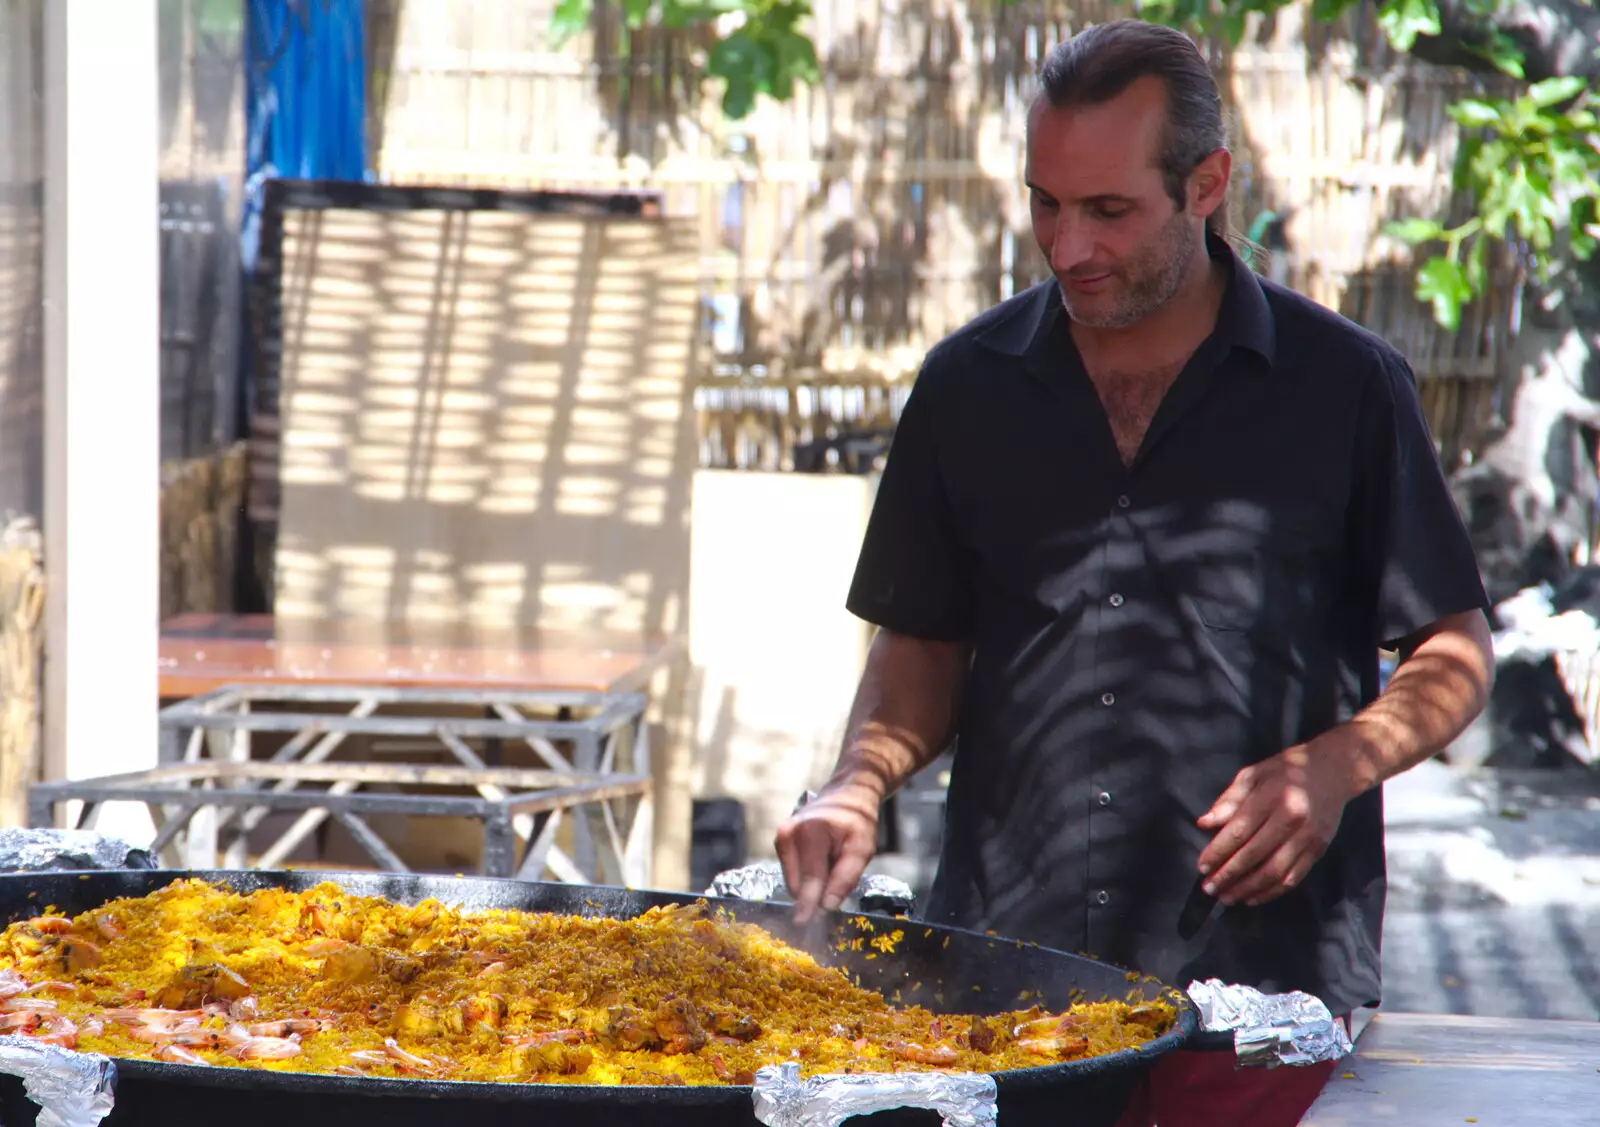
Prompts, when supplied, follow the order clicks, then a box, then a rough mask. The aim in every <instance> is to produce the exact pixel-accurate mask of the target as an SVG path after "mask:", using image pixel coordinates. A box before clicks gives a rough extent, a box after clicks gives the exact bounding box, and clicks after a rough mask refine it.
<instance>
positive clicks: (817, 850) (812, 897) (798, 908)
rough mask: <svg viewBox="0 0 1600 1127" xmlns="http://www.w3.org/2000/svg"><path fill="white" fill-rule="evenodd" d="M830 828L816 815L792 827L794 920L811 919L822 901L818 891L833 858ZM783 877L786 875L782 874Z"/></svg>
mask: <svg viewBox="0 0 1600 1127" xmlns="http://www.w3.org/2000/svg"><path fill="white" fill-rule="evenodd" d="M831 830H832V828H831V827H830V826H829V825H828V824H827V823H826V822H823V821H821V820H818V819H808V820H804V821H801V822H800V823H799V824H798V825H796V826H795V828H794V844H795V859H796V868H797V869H798V870H799V873H798V875H799V885H798V887H796V886H794V885H791V886H790V888H789V891H790V892H792V893H794V919H795V923H798V924H803V923H805V922H806V921H807V920H809V919H811V916H812V915H813V913H815V912H816V910H817V905H818V904H819V903H820V902H821V901H822V891H823V888H824V887H825V886H826V884H827V881H828V871H829V868H830V867H831V864H832V861H833V834H832V832H831ZM785 879H786V880H787V878H785Z"/></svg>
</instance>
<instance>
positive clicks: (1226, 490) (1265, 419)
mask: <svg viewBox="0 0 1600 1127" xmlns="http://www.w3.org/2000/svg"><path fill="white" fill-rule="evenodd" d="M1211 250H1212V254H1213V255H1214V256H1216V257H1224V258H1226V259H1227V260H1229V261H1230V262H1231V269H1232V275H1231V279H1230V281H1229V284H1228V289H1227V292H1226V296H1225V297H1224V300H1223V304H1222V307H1221V311H1220V313H1219V316H1218V320H1217V325H1216V328H1215V330H1214V332H1213V333H1212V334H1211V336H1210V337H1209V338H1208V339H1207V340H1206V341H1205V342H1204V343H1203V344H1202V345H1201V346H1200V347H1199V349H1198V350H1197V351H1196V352H1195V354H1194V356H1193V357H1192V358H1191V359H1190V361H1189V362H1188V364H1187V365H1186V366H1185V367H1184V369H1183V370H1182V372H1181V373H1180V374H1179V375H1178V377H1177V379H1176V380H1175V381H1174V383H1173V384H1172V387H1171V389H1170V390H1169V391H1168V392H1167V394H1166V397H1165V399H1164V400H1163V402H1162V403H1161V406H1160V408H1159V410H1158V411H1157V413H1156V416H1155V418H1154V420H1153V421H1152V423H1151V426H1150V429H1149V431H1148V433H1147V435H1146V437H1145V439H1144V443H1143V445H1142V447H1141V448H1140V450H1139V453H1138V456H1137V457H1136V459H1135V460H1134V463H1133V465H1132V466H1131V467H1128V466H1125V465H1124V463H1123V461H1122V459H1121V457H1120V456H1119V454H1118V452H1117V447H1116V443H1115V441H1114V440H1113V437H1112V433H1111V429H1110V426H1109V424H1108V422H1107V419H1106V415H1105V412H1104V409H1103V408H1102V406H1101V404H1100V400H1099V397H1098V394H1097V393H1096V391H1095V388H1094V386H1093V384H1092V383H1091V382H1090V380H1089V378H1088V376H1087V374H1086V373H1085V372H1084V370H1083V366H1082V363H1081V361H1080V359H1079V357H1078V354H1077V351H1076V349H1075V348H1074V346H1073V343H1072V339H1071V335H1070V333H1069V331H1068V327H1067V322H1066V317H1065V314H1064V311H1063V310H1062V307H1061V301H1060V294H1059V290H1058V289H1057V287H1056V284H1055V283H1054V282H1053V281H1052V282H1048V283H1045V284H1043V285H1040V286H1036V287H1034V288H1033V289H1030V290H1028V291H1027V292H1025V293H1023V294H1021V295H1019V296H1018V297H1016V298H1013V299H1011V300H1010V301H1007V302H1005V303H1004V304H1002V305H1000V306H998V307H996V308H994V309H992V310H990V311H989V312H987V313H985V314H983V315H982V316H980V317H979V318H977V319H976V320H975V321H973V322H972V323H971V324H969V325H967V326H966V327H964V328H963V329H961V330H959V331H958V332H956V333H955V334H954V335H953V336H951V337H949V338H948V339H946V340H944V341H942V342H941V343H940V344H939V345H938V346H937V347H935V348H934V349H933V350H932V351H931V352H930V353H929V354H928V357H927V360H926V362H925V364H924V366H923V370H922V372H921V374H920V375H919V377H918V379H917V383H916V385H915V387H914V389H913V391H912V394H911V396H910V399H909V400H908V402H907V404H906V407H905V410H904V412H903V414H902V418H901V422H900V424H899V428H898V430H897V431H896V435H895V439H894V444H893V446H892V448H891V450H890V454H889V460H888V463H887V465H886V467H885V469H884V473H883V478H882V481H881V482H880V485H879V491H878V496H877V500H876V502H875V505H874V508H873V512H872V516H871V519H870V521H869V524H868V529H867V533H866V539H865V543H864V545H863V548H862V551H861V557H860V561H859V564H858V566H857V571H856V575H855V579H854V582H853V584H852V586H851V590H850V596H849V601H848V606H849V608H850V609H851V611H853V612H854V613H855V614H857V615H859V616H860V617H862V618H864V619H866V620H868V621H870V622H872V623H875V624H877V625H880V626H882V627H885V628H887V629H890V630H894V631H898V632H900V633H904V634H908V635H912V636H916V637H920V638H931V639H940V640H949V641H962V642H968V643H971V645H972V647H973V659H972V668H971V673H970V676H969V681H968V686H967V693H966V698H965V702H964V705H963V708H962V713H961V716H960V720H959V728H958V735H957V743H956V754H955V763H954V768H953V773H952V776H951V780H950V788H949V796H948V804H947V809H946V817H945V842H944V847H943V854H942V856H941V858H940V863H939V869H938V873H937V876H936V877H935V880H934V885H933V889H932V891H931V893H930V896H929V900H928V903H927V904H926V905H925V908H924V914H925V915H926V917H927V918H928V919H929V920H930V921H937V922H941V923H949V924H954V925H957V926H964V927H971V928H977V929H994V930H995V931H997V932H999V933H1000V934H1002V935H1006V936H1010V937H1014V938H1020V939H1027V940H1032V941H1034V942H1038V943H1041V944H1044V945H1047V946H1052V947H1058V948H1062V949H1065V950H1069V951H1083V952H1086V953H1090V954H1092V955H1095V956H1096V957H1099V958H1103V959H1107V960H1110V961H1112V962H1116V963H1119V964H1121V965H1124V966H1127V967H1130V968H1133V969H1137V970H1139V971H1142V972H1145V973H1149V974H1155V975H1158V976H1160V977H1161V978H1162V979H1164V980H1165V981H1168V982H1171V983H1174V984H1176V985H1179V986H1185V985H1187V984H1188V983H1189V982H1190V981H1191V980H1193V979H1196V978H1199V979H1204V978H1209V977H1213V976H1215V977H1218V978H1222V979H1224V980H1226V981H1230V982H1240V983H1245V984H1249V985H1253V986H1257V987H1259V988H1261V989H1263V990H1267V991H1271V992H1276V991H1286V990H1295V989H1298V990H1305V991H1308V992H1310V993H1312V994H1315V995H1317V996H1319V997H1321V998H1322V999H1323V1000H1324V1001H1325V1002H1327V1003H1328V1004H1329V1005H1330V1006H1331V1007H1332V1008H1333V1012H1335V1013H1340V1012H1347V1011H1349V1010H1350V1009H1352V1008H1353V1007H1355V1006H1359V1005H1369V1004H1375V1003H1376V1002H1377V1001H1378V999H1379V959H1378V946H1379V936H1380V932H1381V926H1382V913H1383V902H1384V889H1385V877H1384V847H1383V805H1382V801H1383V800H1382V795H1381V791H1378V790H1374V791H1370V792H1368V793H1367V794H1365V795H1362V796H1361V797H1360V798H1357V799H1356V800H1355V801H1353V802H1352V803H1350V804H1349V806H1348V807H1346V809H1345V812H1344V817H1343V821H1342V823H1341V825H1340V828H1339V832H1338V834H1337V836H1336V837H1335V839H1334V841H1333V843H1332V845H1331V847H1330V848H1329V849H1328V851H1327V853H1326V854H1325V855H1324V856H1323V858H1322V859H1321V860H1320V861H1319V862H1318V863H1317V864H1316V866H1315V867H1314V868H1313V869H1312V871H1311V873H1310V874H1309V875H1308V876H1307V878H1306V879H1305V881H1304V882H1303V883H1302V884H1301V885H1300V886H1299V887H1297V888H1295V889H1294V890H1292V891H1291V892H1289V893H1288V894H1286V895H1284V896H1283V897H1281V898H1279V899H1278V900H1275V901H1273V902H1271V903H1269V904H1266V905H1263V906H1261V907H1259V908H1246V907H1243V906H1240V907H1234V908H1228V909H1223V908H1221V907H1220V906H1219V908H1218V909H1217V911H1216V912H1214V913H1213V915H1212V916H1211V918H1210V920H1209V921H1208V922H1207V923H1206V924H1205V926H1204V927H1203V928H1202V929H1201V930H1200V931H1199V932H1198V934H1195V935H1194V936H1193V938H1192V939H1190V940H1187V941H1186V940H1183V939H1181V938H1180V937H1179V935H1178V931H1177V921H1178V918H1179V916H1180V914H1181V913H1182V910H1183V906H1184V904H1185V901H1186V900H1187V899H1188V897H1189V895H1190V893H1191V891H1192V889H1193V888H1194V885H1195V882H1196V877H1197V871H1196V865H1197V862H1198V859H1199V855H1200V852H1201V850H1203V849H1204V848H1205V846H1206V845H1207V843H1208V842H1209V840H1210V837H1211V835H1210V833H1208V832H1206V831H1202V830H1201V829H1199V828H1198V827H1196V825H1195V820H1196V819H1197V818H1199V817H1200V815H1201V814H1203V813H1204V812H1205V811H1206V810H1207V809H1208V808H1209V807H1210V806H1211V804H1212V802H1213V801H1214V800H1215V799H1216V798H1217V796H1218V795H1220V794H1221V793H1222V791H1223V790H1224V789H1226V787H1227V786H1228V785H1229V783H1230V782H1232V780H1233V777H1234V774H1235V773H1236V772H1237V771H1238V770H1239V769H1240V768H1241V767H1244V766H1246V765H1247V764H1250V763H1254V762H1258V761H1260V760H1262V759H1265V758H1268V757H1270V756H1272V755H1275V754H1277V753H1278V752H1280V751H1282V750H1283V749H1284V748H1286V747H1290V746H1292V745H1294V744H1297V743H1301V742H1304V741H1306V740H1309V739H1311V738H1312V737H1314V736H1316V735H1318V734H1319V733H1321V732H1323V731H1326V730H1327V729H1329V728H1331V727H1333V726H1334V725H1336V724H1339V723H1341V722H1342V721H1345V720H1347V719H1349V718H1350V717H1351V716H1352V715H1353V714H1354V713H1355V712H1356V710H1357V709H1359V708H1360V707H1362V706H1363V705H1365V704H1367V703H1368V702H1370V701H1371V700H1373V698H1374V697H1375V696H1376V695H1377V692H1378V669H1377V660H1378V650H1379V648H1380V645H1383V644H1392V643H1394V642H1396V641H1398V640H1400V639H1403V638H1405V637H1406V636H1408V635H1410V634H1412V633H1414V632H1415V631H1417V630H1419V629H1421V628H1422V627H1424V626H1427V625H1429V624H1430V623H1432V622H1435V621H1436V620H1438V619H1440V618H1442V617H1444V616H1446V615H1449V614H1453V613H1457V612H1461V611H1468V610H1472V609H1474V608H1481V607H1483V606H1485V605H1486V600H1485V597H1484V591H1483V587H1482V585H1481V583H1480V580H1479V574H1478V570H1477V565H1476V561H1475V560H1474V557H1473V554H1472V551H1471V548H1470V547H1469V545H1468V541H1467V537H1466V533H1465V530H1464V528H1463V526H1462V523H1461V520H1460V517H1459V516H1458V513H1457V511H1456V508H1455V506H1454V504H1453V502H1452V500H1451V498H1450V495H1449V493H1448V491H1447V488H1446V484H1445V480H1444V477H1443V474H1442V473H1441V471H1440V468H1439V464H1438V460H1437V457H1436V455H1435V451H1434V447H1433V443H1432V440H1431V438H1430V436H1429V433H1428V428H1427V424H1426V421H1425V419H1424V417H1423V414H1422V410H1421V407H1420V405H1419V402H1418V398H1417V393H1416V388H1415V383H1414V379H1413V377H1412V374H1411V371H1410V369H1409V367H1408V366H1407V364H1406V362H1405V360H1404V359H1403V358H1402V357H1401V356H1400V355H1399V353H1397V352H1396V351H1395V350H1394V349H1393V348H1392V347H1390V346H1389V345H1388V344H1386V343H1385V342H1384V341H1383V340H1381V339H1380V338H1378V337H1376V336H1374V335H1372V334H1370V333H1368V332H1365V331H1363V330H1362V329H1360V328H1357V327H1356V326H1354V325H1352V324H1351V323H1349V322H1347V321H1345V320H1343V319H1342V318H1340V317H1338V316H1336V315H1335V314H1333V313H1331V312H1329V311H1328V310H1326V309H1324V308H1323V307H1321V306H1319V305H1317V304H1315V303H1313V302H1311V301H1309V300H1307V299H1305V298H1302V297H1300V296H1297V295H1296V294H1293V293H1291V292H1289V291H1287V290H1285V289H1283V288H1281V287H1278V286H1275V285H1273V284H1272V283H1270V282H1267V281H1265V280H1263V279H1260V278H1258V277H1257V276H1256V275H1255V274H1253V273H1252V272H1251V271H1250V270H1249V269H1248V268H1247V267H1246V266H1244V264H1243V263H1241V262H1240V261H1239V260H1238V259H1237V258H1235V257H1234V256H1233V255H1232V252H1231V251H1229V250H1228V249H1227V248H1226V246H1224V245H1222V244H1220V243H1215V242H1214V243H1213V245H1212V248H1211Z"/></svg>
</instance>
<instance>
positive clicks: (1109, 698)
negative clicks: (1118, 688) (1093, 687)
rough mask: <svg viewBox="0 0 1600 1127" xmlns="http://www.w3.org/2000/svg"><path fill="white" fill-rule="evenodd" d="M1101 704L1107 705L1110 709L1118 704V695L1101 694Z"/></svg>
mask: <svg viewBox="0 0 1600 1127" xmlns="http://www.w3.org/2000/svg"><path fill="white" fill-rule="evenodd" d="M1100 703H1101V704H1103V705H1105V706H1106V707H1107V708H1110V707H1111V706H1112V705H1114V704H1116V703H1117V694H1115V693H1101V694H1100Z"/></svg>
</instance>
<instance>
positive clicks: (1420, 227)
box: [1383, 219, 1444, 246]
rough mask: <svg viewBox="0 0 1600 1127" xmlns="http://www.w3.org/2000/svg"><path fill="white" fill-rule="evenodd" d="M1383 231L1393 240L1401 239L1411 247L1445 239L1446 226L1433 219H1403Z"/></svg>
mask: <svg viewBox="0 0 1600 1127" xmlns="http://www.w3.org/2000/svg"><path fill="white" fill-rule="evenodd" d="M1383 230H1384V234H1386V235H1388V236H1389V237H1390V238H1391V239H1399V240H1400V241H1401V242H1403V243H1408V244H1410V245H1411V246H1416V245H1417V244H1418V243H1431V242H1433V241H1434V240H1435V239H1439V238H1443V237H1444V225H1443V224H1441V223H1437V222H1435V221H1434V220H1432V219H1402V220H1400V221H1399V222H1398V223H1391V224H1389V225H1388V226H1387V227H1385V228H1384V229H1383Z"/></svg>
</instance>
